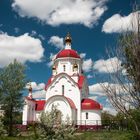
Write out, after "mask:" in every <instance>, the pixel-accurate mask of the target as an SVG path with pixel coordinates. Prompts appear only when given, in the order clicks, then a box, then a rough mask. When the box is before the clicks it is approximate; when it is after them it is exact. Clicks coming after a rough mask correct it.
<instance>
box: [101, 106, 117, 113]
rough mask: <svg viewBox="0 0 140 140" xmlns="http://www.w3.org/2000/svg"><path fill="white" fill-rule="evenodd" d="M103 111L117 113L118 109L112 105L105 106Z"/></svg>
mask: <svg viewBox="0 0 140 140" xmlns="http://www.w3.org/2000/svg"><path fill="white" fill-rule="evenodd" d="M103 111H107V112H108V113H109V114H111V115H116V114H117V111H116V110H115V109H114V108H113V107H112V106H108V107H103Z"/></svg>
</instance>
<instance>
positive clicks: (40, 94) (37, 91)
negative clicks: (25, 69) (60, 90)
mask: <svg viewBox="0 0 140 140" xmlns="http://www.w3.org/2000/svg"><path fill="white" fill-rule="evenodd" d="M30 85H31V87H32V90H33V92H32V95H33V98H45V93H46V92H45V90H44V88H45V84H44V83H39V84H37V83H36V82H29V83H27V84H26V87H25V88H26V89H28V88H29V86H30Z"/></svg>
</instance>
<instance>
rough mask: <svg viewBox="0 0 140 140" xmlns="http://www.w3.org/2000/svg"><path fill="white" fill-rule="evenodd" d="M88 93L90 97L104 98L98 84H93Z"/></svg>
mask: <svg viewBox="0 0 140 140" xmlns="http://www.w3.org/2000/svg"><path fill="white" fill-rule="evenodd" d="M89 93H90V94H92V95H98V96H106V95H105V91H104V89H103V88H102V86H101V85H100V83H97V84H93V85H90V86H89Z"/></svg>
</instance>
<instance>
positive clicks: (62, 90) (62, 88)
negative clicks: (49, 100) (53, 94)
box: [62, 85, 64, 95]
mask: <svg viewBox="0 0 140 140" xmlns="http://www.w3.org/2000/svg"><path fill="white" fill-rule="evenodd" d="M62 95H64V85H62Z"/></svg>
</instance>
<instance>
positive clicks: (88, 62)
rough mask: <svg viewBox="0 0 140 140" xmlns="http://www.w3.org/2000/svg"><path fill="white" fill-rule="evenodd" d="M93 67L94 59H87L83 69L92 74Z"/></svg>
mask: <svg viewBox="0 0 140 140" xmlns="http://www.w3.org/2000/svg"><path fill="white" fill-rule="evenodd" d="M92 67H93V62H92V59H86V60H84V61H83V64H82V68H83V71H84V72H90V71H91V70H92Z"/></svg>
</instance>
